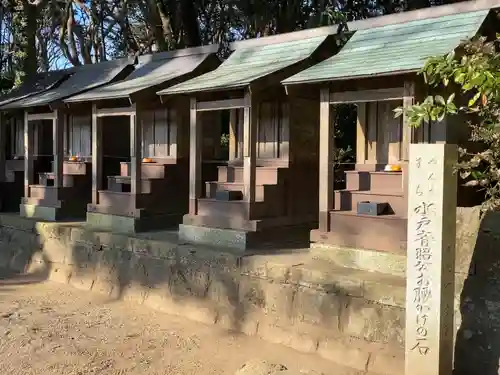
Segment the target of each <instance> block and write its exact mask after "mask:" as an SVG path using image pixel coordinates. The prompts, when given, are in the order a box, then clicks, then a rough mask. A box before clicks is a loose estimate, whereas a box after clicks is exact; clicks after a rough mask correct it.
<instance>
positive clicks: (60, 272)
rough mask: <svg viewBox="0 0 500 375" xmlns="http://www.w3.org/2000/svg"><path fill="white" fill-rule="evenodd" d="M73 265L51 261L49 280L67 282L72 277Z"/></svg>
mask: <svg viewBox="0 0 500 375" xmlns="http://www.w3.org/2000/svg"><path fill="white" fill-rule="evenodd" d="M71 274H72V267H71V266H68V265H66V264H58V263H51V266H50V270H49V280H52V281H55V282H57V283H63V284H67V283H68V282H69V280H70V278H71Z"/></svg>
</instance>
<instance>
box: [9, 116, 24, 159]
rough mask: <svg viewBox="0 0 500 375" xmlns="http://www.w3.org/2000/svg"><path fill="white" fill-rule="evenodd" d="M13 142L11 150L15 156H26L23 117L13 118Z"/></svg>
mask: <svg viewBox="0 0 500 375" xmlns="http://www.w3.org/2000/svg"><path fill="white" fill-rule="evenodd" d="M10 125H11V127H12V128H11V129H12V132H11V134H12V144H11V147H12V148H11V150H12V153H13V156H17V157H21V156H24V121H23V119H22V118H17V117H14V118H12V119H11V123H10Z"/></svg>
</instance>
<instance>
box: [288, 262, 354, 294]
mask: <svg viewBox="0 0 500 375" xmlns="http://www.w3.org/2000/svg"><path fill="white" fill-rule="evenodd" d="M339 271H343V270H339ZM290 281H291V282H292V283H295V284H298V285H300V286H303V287H306V288H311V289H316V290H319V291H324V292H326V293H334V294H339V295H349V296H354V297H361V296H363V281H362V280H361V279H360V278H359V277H358V278H356V277H354V276H352V275H348V274H345V273H344V274H342V273H341V272H335V271H332V267H331V266H328V264H327V263H326V267H325V263H324V262H315V263H313V264H311V265H308V266H299V267H294V268H292V270H291V276H290Z"/></svg>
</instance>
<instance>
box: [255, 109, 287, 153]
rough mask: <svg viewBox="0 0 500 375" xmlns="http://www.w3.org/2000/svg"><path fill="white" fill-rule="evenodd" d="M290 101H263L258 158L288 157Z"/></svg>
mask: <svg viewBox="0 0 500 375" xmlns="http://www.w3.org/2000/svg"><path fill="white" fill-rule="evenodd" d="M289 112H290V111H289V105H288V103H282V102H262V103H261V104H260V110H259V121H258V126H257V158H259V159H278V158H280V159H288V147H289V146H288V145H289V141H290V139H289V134H290V114H289Z"/></svg>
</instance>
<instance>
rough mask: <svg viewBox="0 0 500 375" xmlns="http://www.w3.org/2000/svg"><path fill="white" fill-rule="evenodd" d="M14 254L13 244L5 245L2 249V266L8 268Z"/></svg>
mask: <svg viewBox="0 0 500 375" xmlns="http://www.w3.org/2000/svg"><path fill="white" fill-rule="evenodd" d="M13 256H14V249H13V248H12V246H9V247H5V248H4V247H3V246H2V248H1V249H0V268H8V267H9V265H10V261H11V260H12V257H13Z"/></svg>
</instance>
